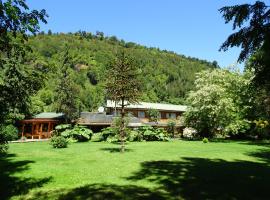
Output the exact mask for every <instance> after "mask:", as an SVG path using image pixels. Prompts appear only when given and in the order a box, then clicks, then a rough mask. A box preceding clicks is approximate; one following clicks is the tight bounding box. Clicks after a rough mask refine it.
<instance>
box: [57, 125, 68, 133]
mask: <svg viewBox="0 0 270 200" xmlns="http://www.w3.org/2000/svg"><path fill="white" fill-rule="evenodd" d="M70 128H71V124H59V125H57V126H56V127H55V130H57V131H59V132H63V131H65V130H66V129H70Z"/></svg>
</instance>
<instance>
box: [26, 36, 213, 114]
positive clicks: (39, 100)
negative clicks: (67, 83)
mask: <svg viewBox="0 0 270 200" xmlns="http://www.w3.org/2000/svg"><path fill="white" fill-rule="evenodd" d="M29 45H30V47H31V48H32V53H29V54H28V55H27V57H28V60H29V64H30V65H33V66H34V67H35V68H36V69H37V70H39V71H41V72H42V73H43V74H44V75H45V76H44V79H43V80H41V81H43V84H44V87H43V88H42V89H41V90H40V91H39V92H38V93H37V95H35V96H33V97H32V103H33V106H32V109H33V110H32V112H33V113H36V112H41V111H53V110H55V109H54V99H55V92H56V85H57V84H58V82H59V77H61V74H60V73H61V69H60V68H61V63H63V57H64V55H63V54H64V53H63V52H65V48H68V52H69V60H70V69H69V74H70V76H71V81H72V84H73V85H74V87H75V88H76V91H77V98H76V101H77V104H78V108H79V109H80V111H82V110H84V111H93V110H96V109H97V107H98V106H100V105H102V104H103V103H104V101H105V99H106V91H105V89H104V81H105V77H106V76H105V75H106V73H107V70H108V66H109V63H110V62H111V61H112V59H114V58H115V56H116V54H117V52H118V51H119V50H122V49H125V50H126V52H127V53H129V54H130V55H132V56H133V57H134V58H135V60H136V62H137V64H138V65H139V66H140V70H141V73H140V74H141V75H140V80H141V82H142V91H143V94H142V96H141V100H142V101H150V102H164V103H174V104H183V103H184V102H185V101H184V99H185V96H186V94H187V92H188V91H190V90H191V89H192V88H193V82H194V80H195V73H197V72H199V71H201V70H205V69H209V68H215V67H217V63H216V62H213V63H210V62H207V61H205V60H199V59H196V58H190V57H186V56H184V55H178V54H176V53H174V52H171V51H166V50H160V49H158V48H148V47H145V46H142V45H138V44H135V43H132V42H125V41H124V40H119V39H117V37H115V36H111V37H105V36H104V34H103V33H102V32H97V33H96V34H92V33H87V32H83V31H79V32H77V33H66V34H63V33H60V34H52V33H51V31H49V32H48V34H44V33H40V34H39V35H37V36H32V37H30V39H29ZM33 60H34V61H33Z"/></svg>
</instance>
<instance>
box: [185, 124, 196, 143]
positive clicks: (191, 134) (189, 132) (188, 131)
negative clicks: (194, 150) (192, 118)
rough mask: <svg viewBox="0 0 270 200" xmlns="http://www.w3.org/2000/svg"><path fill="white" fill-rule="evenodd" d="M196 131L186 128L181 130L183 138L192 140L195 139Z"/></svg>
mask: <svg viewBox="0 0 270 200" xmlns="http://www.w3.org/2000/svg"><path fill="white" fill-rule="evenodd" d="M196 134H197V131H196V130H195V129H194V128H190V127H186V128H184V130H183V135H182V136H183V138H185V139H189V140H192V139H194V138H196Z"/></svg>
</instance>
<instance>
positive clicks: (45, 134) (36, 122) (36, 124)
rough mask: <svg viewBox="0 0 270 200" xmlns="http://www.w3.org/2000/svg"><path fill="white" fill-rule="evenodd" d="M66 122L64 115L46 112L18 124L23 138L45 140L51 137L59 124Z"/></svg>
mask: <svg viewBox="0 0 270 200" xmlns="http://www.w3.org/2000/svg"><path fill="white" fill-rule="evenodd" d="M63 120H64V114H63V113H54V112H44V113H40V114H38V115H35V116H34V117H33V118H32V119H25V120H21V121H19V122H18V125H19V130H20V132H19V134H20V136H21V137H22V138H23V137H25V138H30V139H44V138H49V137H51V132H52V131H53V130H54V128H55V126H56V125H57V124H60V123H62V122H63Z"/></svg>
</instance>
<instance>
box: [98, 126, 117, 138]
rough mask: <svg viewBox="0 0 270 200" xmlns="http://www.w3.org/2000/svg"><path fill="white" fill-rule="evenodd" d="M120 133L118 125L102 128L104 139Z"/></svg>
mask: <svg viewBox="0 0 270 200" xmlns="http://www.w3.org/2000/svg"><path fill="white" fill-rule="evenodd" d="M118 133H119V131H118V129H117V128H116V127H107V128H103V129H102V130H101V135H102V141H107V138H108V137H109V136H111V137H114V136H115V135H118Z"/></svg>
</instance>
